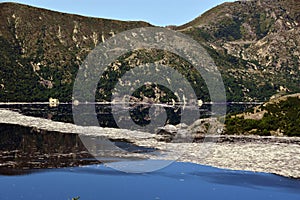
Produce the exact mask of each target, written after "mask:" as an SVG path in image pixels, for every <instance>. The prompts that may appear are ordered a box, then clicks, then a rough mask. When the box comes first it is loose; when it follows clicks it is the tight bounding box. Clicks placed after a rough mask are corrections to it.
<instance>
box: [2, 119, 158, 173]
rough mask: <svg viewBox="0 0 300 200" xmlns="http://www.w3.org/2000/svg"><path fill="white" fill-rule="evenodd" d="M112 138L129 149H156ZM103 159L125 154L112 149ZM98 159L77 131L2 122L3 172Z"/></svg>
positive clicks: (109, 159) (114, 141)
mask: <svg viewBox="0 0 300 200" xmlns="http://www.w3.org/2000/svg"><path fill="white" fill-rule="evenodd" d="M92 139H97V138H92ZM111 142H113V143H114V145H116V146H118V147H119V148H121V149H123V150H125V151H127V152H133V153H146V152H147V153H148V152H151V151H155V149H151V148H144V147H139V146H136V145H133V144H130V143H128V142H127V141H121V140H113V141H111ZM101 159H102V161H103V162H113V161H116V160H120V159H122V158H120V157H116V156H114V155H111V154H110V153H109V152H108V153H107V154H105V155H104V156H103V157H101ZM129 159H130V157H129ZM97 163H100V161H99V160H97V159H95V158H94V157H93V156H92V155H91V154H90V153H89V152H88V151H87V149H86V148H85V146H84V145H83V143H82V142H81V139H80V138H79V136H78V135H76V134H71V133H69V134H62V133H58V132H50V131H44V130H38V129H36V128H30V127H23V126H18V125H8V124H0V174H3V175H21V174H27V173H32V172H36V171H40V170H42V169H52V168H62V167H74V166H82V165H90V164H97Z"/></svg>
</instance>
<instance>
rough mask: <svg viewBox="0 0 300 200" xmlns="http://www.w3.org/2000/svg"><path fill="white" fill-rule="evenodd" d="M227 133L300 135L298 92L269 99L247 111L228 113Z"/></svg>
mask: <svg viewBox="0 0 300 200" xmlns="http://www.w3.org/2000/svg"><path fill="white" fill-rule="evenodd" d="M226 133H227V134H258V135H276V136H283V135H287V136H299V135H300V93H297V94H293V95H286V96H283V97H278V98H274V99H271V100H270V101H269V102H266V103H265V104H263V105H261V106H259V107H256V108H254V109H252V110H250V111H248V112H245V113H242V114H238V115H230V116H228V117H227V120H226Z"/></svg>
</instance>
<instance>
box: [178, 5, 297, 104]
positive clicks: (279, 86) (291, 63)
mask: <svg viewBox="0 0 300 200" xmlns="http://www.w3.org/2000/svg"><path fill="white" fill-rule="evenodd" d="M175 29H176V30H178V31H181V32H183V33H186V34H189V35H191V36H192V37H194V38H195V39H196V40H198V41H201V43H202V44H203V45H206V46H207V48H208V49H209V51H210V52H213V53H212V56H214V55H213V54H217V56H214V57H215V61H216V62H217V64H218V65H219V67H220V68H225V69H224V70H223V71H225V73H224V76H225V77H227V75H229V77H227V79H228V78H229V79H231V78H233V79H234V82H236V83H238V84H239V85H240V88H239V89H240V90H242V91H243V95H244V96H245V97H246V99H249V100H251V99H252V98H254V99H256V98H260V97H259V96H257V95H261V97H263V96H265V97H266V96H268V97H270V96H271V94H272V93H275V92H276V91H280V90H281V91H283V90H285V91H290V92H299V86H300V82H299V77H300V76H299V75H300V74H299V70H300V62H299V60H300V46H299V44H300V34H299V33H300V1H298V0H251V1H236V2H233V3H224V4H221V5H219V6H217V7H215V8H213V9H211V10H209V11H208V12H206V13H204V14H202V15H201V16H199V17H198V18H196V19H195V20H193V21H191V22H189V23H187V24H185V25H182V26H179V27H176V28H175ZM216 52H217V53H216ZM228 56H229V57H228ZM224 57H225V59H224ZM226 57H227V58H226ZM232 57H233V58H232ZM219 59H221V61H218V60H219ZM224 61H229V62H230V63H232V64H234V66H233V67H230V68H227V69H226V63H224V64H223V63H222V62H224ZM237 61H242V62H237ZM235 62H236V63H235ZM231 86H232V85H228V87H231ZM258 90H262V91H258ZM264 92H267V94H266V93H265V94H263V93H264ZM255 93H257V94H255ZM261 100H265V99H263V98H262V99H261Z"/></svg>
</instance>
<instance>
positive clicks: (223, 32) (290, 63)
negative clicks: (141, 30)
mask: <svg viewBox="0 0 300 200" xmlns="http://www.w3.org/2000/svg"><path fill="white" fill-rule="evenodd" d="M0 10H1V12H0V17H1V18H0V56H1V57H0V101H47V100H48V98H49V97H56V98H59V99H60V100H61V101H66V102H68V101H71V96H72V86H73V82H74V78H75V76H76V73H77V70H78V67H79V65H80V64H81V63H82V62H83V60H84V59H85V57H86V56H87V55H88V53H89V52H90V51H91V50H92V49H93V48H94V47H95V46H96V45H97V44H99V43H101V42H103V41H105V40H107V39H108V38H109V37H111V36H113V35H114V34H117V33H120V32H122V31H125V30H129V29H132V28H137V27H145V26H152V25H151V24H149V23H146V22H140V21H139V22H125V21H116V20H107V19H97V18H88V17H83V16H78V15H71V14H64V13H59V12H53V11H48V10H45V9H40V8H34V7H30V6H26V5H20V4H15V3H1V4H0ZM299 10H300V4H299V1H297V0H274V1H271V0H254V1H243V2H239V1H238V2H234V3H225V4H222V5H219V6H217V7H215V8H213V9H211V10H210V11H208V12H206V13H204V14H203V15H201V16H200V17H198V18H196V19H195V20H193V21H192V22H189V23H187V24H185V25H183V26H180V27H173V28H174V29H176V30H177V31H180V32H183V33H186V34H188V35H190V36H191V37H193V38H194V39H195V40H197V41H199V42H200V43H201V44H202V45H203V46H204V47H205V48H206V49H207V51H208V53H209V54H210V55H211V57H212V58H213V59H214V60H215V63H216V64H217V66H218V67H219V70H220V72H221V73H222V76H223V79H224V83H225V87H226V90H227V99H228V101H266V100H268V99H269V97H271V96H272V95H274V94H276V93H277V92H279V91H285V92H287V93H296V92H300V87H299V86H300V82H299V75H300V74H299V60H300V49H299V48H300V47H299V45H298V44H299V43H300V35H299V31H300V28H299V23H300V21H299V20H300V17H299V16H300V15H299V13H300V12H299ZM177 58H178V57H176V56H175V55H173V54H171V53H169V52H162V51H157V50H142V51H136V52H131V53H129V54H128V55H124V57H122V58H120V60H118V61H116V63H115V65H118V68H119V70H120V71H116V70H114V68H113V67H112V66H114V64H112V66H110V68H109V69H108V72H107V74H109V75H108V76H107V77H106V79H105V80H103V77H102V83H101V84H100V85H99V88H98V89H99V91H100V92H99V93H97V95H96V96H97V99H98V100H110V95H111V94H110V90H111V89H112V88H113V87H114V84H115V83H116V81H117V79H118V76H121V75H122V74H124V73H125V72H126V70H128V69H130V68H132V67H134V66H137V65H138V64H143V63H149V62H161V63H165V64H167V65H169V66H171V67H174V68H176V69H179V71H180V72H181V73H182V74H184V76H185V77H187V78H188V80H189V81H190V82H192V86H193V87H194V89H195V91H196V94H197V95H198V98H201V99H204V100H209V99H207V98H206V96H207V94H208V91H207V88H206V86H205V85H204V83H203V80H202V79H201V77H200V76H199V74H197V73H194V72H193V71H192V70H188V69H190V67H189V63H186V61H184V60H182V59H177ZM116 75H118V76H116ZM195 83H197V84H195ZM199 83H200V84H199ZM150 93H151V92H150Z"/></svg>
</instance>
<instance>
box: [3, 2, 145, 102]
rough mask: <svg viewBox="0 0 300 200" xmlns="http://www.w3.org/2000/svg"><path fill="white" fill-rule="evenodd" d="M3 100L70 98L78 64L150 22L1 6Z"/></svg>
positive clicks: (11, 5)
mask: <svg viewBox="0 0 300 200" xmlns="http://www.w3.org/2000/svg"><path fill="white" fill-rule="evenodd" d="M0 10H1V12H0V52H1V59H0V101H48V98H49V97H50V96H54V97H58V98H59V99H61V100H62V101H70V100H71V94H72V86H73V82H74V79H75V76H76V72H77V70H78V67H79V65H80V64H81V63H82V61H83V60H84V59H85V57H86V56H87V54H88V53H89V52H90V51H91V50H92V49H93V48H94V47H95V46H96V45H97V44H99V43H100V42H103V41H104V40H106V39H107V38H109V37H111V36H112V35H114V34H117V33H119V32H122V31H125V30H130V29H133V28H138V27H147V26H151V25H150V24H149V23H146V22H141V21H136V22H134V21H132V22H126V21H117V20H107V19H97V18H88V17H83V16H78V15H71V14H65V13H59V12H53V11H49V10H45V9H40V8H35V7H31V6H27V5H21V4H16V3H1V4H0Z"/></svg>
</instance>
